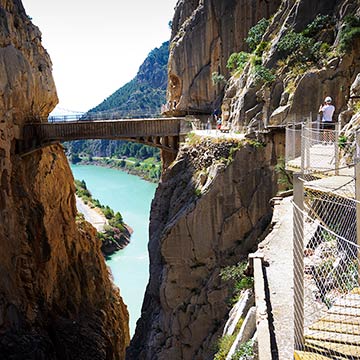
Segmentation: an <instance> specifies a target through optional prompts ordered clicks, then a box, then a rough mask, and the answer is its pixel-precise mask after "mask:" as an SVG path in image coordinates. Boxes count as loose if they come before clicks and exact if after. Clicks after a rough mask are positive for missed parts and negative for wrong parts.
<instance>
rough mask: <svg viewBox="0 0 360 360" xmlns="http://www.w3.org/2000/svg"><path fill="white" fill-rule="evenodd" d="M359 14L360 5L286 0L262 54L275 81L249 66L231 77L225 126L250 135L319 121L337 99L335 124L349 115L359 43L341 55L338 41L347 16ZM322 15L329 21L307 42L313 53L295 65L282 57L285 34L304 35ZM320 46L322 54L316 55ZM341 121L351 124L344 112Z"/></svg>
mask: <svg viewBox="0 0 360 360" xmlns="http://www.w3.org/2000/svg"><path fill="white" fill-rule="evenodd" d="M359 15H360V3H359V1H349V0H330V1H328V0H326V1H325V0H319V1H311V0H300V1H295V0H283V1H282V3H281V6H280V7H279V9H278V11H277V12H276V14H275V15H274V17H273V18H272V20H271V22H270V25H269V27H268V29H267V31H266V32H265V34H264V36H263V42H264V44H266V48H265V50H264V52H263V53H262V54H260V55H261V58H260V63H261V64H262V66H263V67H264V68H267V69H268V70H269V71H270V72H271V73H272V74H273V75H274V78H273V80H271V81H269V82H265V81H259V77H256V75H255V73H256V70H255V69H254V66H253V65H250V64H248V66H246V68H245V69H244V71H243V73H242V75H241V76H240V75H239V74H237V75H236V76H233V77H231V78H229V81H228V83H227V86H226V90H225V96H224V99H223V104H222V107H223V110H224V111H226V112H228V113H229V118H228V117H227V116H226V118H225V121H226V122H229V123H230V126H232V127H233V128H234V129H241V128H243V127H244V126H245V127H246V128H247V129H249V130H251V128H255V129H258V127H259V125H260V126H265V127H266V126H268V125H270V126H277V125H282V124H285V123H287V122H290V121H303V120H305V119H306V118H312V119H313V120H315V119H316V117H317V115H318V109H319V106H320V104H321V103H323V101H324V98H325V97H326V96H331V97H332V98H333V101H334V105H335V107H336V112H335V119H337V118H338V116H339V115H340V114H341V113H342V112H343V111H346V105H347V101H348V100H349V96H350V87H351V84H352V83H353V81H354V80H355V78H356V76H357V74H358V73H359V70H360V68H359V64H360V62H359V56H360V52H359V49H360V47H359V46H360V45H359V41H358V39H356V37H355V38H354V42H353V44H352V46H351V47H350V48H348V49H347V50H346V51H341V50H339V40H340V37H341V31H342V30H343V29H344V24H345V22H346V18H347V16H359ZM319 16H322V17H323V18H324V17H326V19H327V20H326V22H325V23H324V25H323V26H322V27H320V26H319V27H318V29H317V30H313V33H312V34H311V36H308V37H307V38H306V39H307V40H309V39H311V40H313V41H314V45H313V46H312V50H310V51H308V53H307V54H305V55H304V54H302V55H301V51H300V52H299V51H298V57H299V58H298V59H297V61H296V59H294V58H293V59H290V58H289V57H286V56H285V57H282V56H281V50H280V47H279V44H280V42H281V41H282V40H283V39H284V38H285V37H286V36H287V34H289V32H291V31H293V32H295V33H296V34H300V33H303V32H304V30H305V29H306V27H307V26H308V25H310V24H314V23H315V22H316V20H315V19H316V18H317V17H319ZM314 21H315V22H314ZM313 29H314V26H313ZM298 39H299V37H298ZM288 45H289V42H288ZM316 47H317V48H318V50H314V49H316ZM298 48H299V47H298ZM298 48H296V49H295V48H294V50H293V52H295V51H297V50H298ZM316 51H317V53H316ZM309 52H310V53H311V54H309ZM301 56H302V57H301ZM289 59H290V60H289ZM343 116H344V117H345V118H344V119H343V120H344V121H345V122H346V121H348V118H347V115H346V114H345V113H344V114H342V115H341V116H340V117H341V118H342V117H343Z"/></svg>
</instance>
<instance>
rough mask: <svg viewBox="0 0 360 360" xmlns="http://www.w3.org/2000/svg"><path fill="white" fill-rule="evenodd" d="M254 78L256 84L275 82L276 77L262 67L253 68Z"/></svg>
mask: <svg viewBox="0 0 360 360" xmlns="http://www.w3.org/2000/svg"><path fill="white" fill-rule="evenodd" d="M254 76H255V81H256V83H265V84H268V83H271V82H273V81H274V80H275V78H276V76H275V75H274V74H273V73H272V72H271V70H269V69H268V68H266V67H265V66H263V65H255V66H254Z"/></svg>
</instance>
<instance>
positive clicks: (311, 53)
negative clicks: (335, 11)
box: [278, 15, 333, 65]
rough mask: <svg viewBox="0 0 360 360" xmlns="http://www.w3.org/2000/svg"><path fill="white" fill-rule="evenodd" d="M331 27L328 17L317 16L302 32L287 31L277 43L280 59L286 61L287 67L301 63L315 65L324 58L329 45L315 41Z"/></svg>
mask: <svg viewBox="0 0 360 360" xmlns="http://www.w3.org/2000/svg"><path fill="white" fill-rule="evenodd" d="M331 26H333V22H332V19H331V18H330V16H328V15H326V16H325V15H318V16H317V17H316V18H315V19H314V21H313V22H312V23H310V24H309V25H307V27H306V28H305V29H304V30H303V31H302V32H295V31H294V30H293V29H291V30H289V31H288V32H287V33H286V34H285V35H284V36H283V37H282V38H281V40H280V41H279V43H278V50H279V54H280V57H281V58H282V59H286V60H287V63H288V64H289V65H294V64H298V63H301V62H314V63H315V62H318V61H319V60H320V59H324V58H326V57H327V55H328V52H329V49H330V45H329V44H328V43H326V42H323V41H317V40H316V39H317V38H318V37H319V34H320V33H321V32H322V31H326V30H328V29H329V28H330V27H331Z"/></svg>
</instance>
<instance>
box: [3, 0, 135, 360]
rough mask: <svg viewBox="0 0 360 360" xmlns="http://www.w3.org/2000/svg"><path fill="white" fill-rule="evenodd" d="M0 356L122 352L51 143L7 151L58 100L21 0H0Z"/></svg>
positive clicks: (107, 291)
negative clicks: (20, 153)
mask: <svg viewBox="0 0 360 360" xmlns="http://www.w3.org/2000/svg"><path fill="white" fill-rule="evenodd" d="M0 92H1V97H0V182H1V187H0V213H1V214H0V354H1V358H3V359H10V358H11V359H47V360H51V359H65V358H66V359H75V358H76V359H84V360H85V359H90V358H91V359H121V358H124V352H125V347H126V345H127V343H128V342H129V330H128V313H127V309H126V307H125V305H124V304H123V302H122V299H121V297H120V295H119V292H118V290H117V289H115V288H114V286H113V284H112V282H111V280H110V279H109V274H108V269H107V268H106V265H105V262H104V259H103V257H102V254H101V252H100V244H99V242H98V240H97V239H96V237H95V229H93V228H92V227H91V226H90V225H88V224H87V223H84V222H80V223H76V221H75V220H76V213H77V212H76V206H75V198H74V185H73V178H72V174H71V171H70V168H69V165H68V163H67V160H66V158H65V155H64V152H63V149H62V147H61V146H60V145H56V146H52V147H48V148H46V149H43V150H40V151H37V152H36V153H34V154H32V155H28V156H25V157H22V158H21V157H19V156H17V155H15V139H16V138H17V137H18V136H19V130H20V128H21V126H22V125H23V124H24V123H25V122H26V121H28V119H29V117H33V116H34V115H36V116H40V117H45V118H46V116H47V115H48V113H49V112H50V111H51V110H52V109H53V108H54V106H55V105H56V103H57V95H56V90H55V85H54V81H53V78H52V75H51V61H50V58H49V56H48V54H47V52H46V51H45V50H44V48H43V47H42V46H41V33H40V31H39V29H38V28H36V27H35V26H34V25H32V23H31V21H30V19H29V17H28V16H27V15H26V13H25V10H24V8H23V6H22V4H21V1H20V0H0Z"/></svg>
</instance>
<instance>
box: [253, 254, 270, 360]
mask: <svg viewBox="0 0 360 360" xmlns="http://www.w3.org/2000/svg"><path fill="white" fill-rule="evenodd" d="M263 260H264V254H263V253H260V252H257V253H253V254H250V255H249V261H250V265H251V266H252V268H253V269H254V288H255V305H256V329H257V340H258V356H259V360H271V359H272V356H271V339H270V329H269V321H268V311H267V303H266V293H265V278H264V276H265V275H264V271H263Z"/></svg>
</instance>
